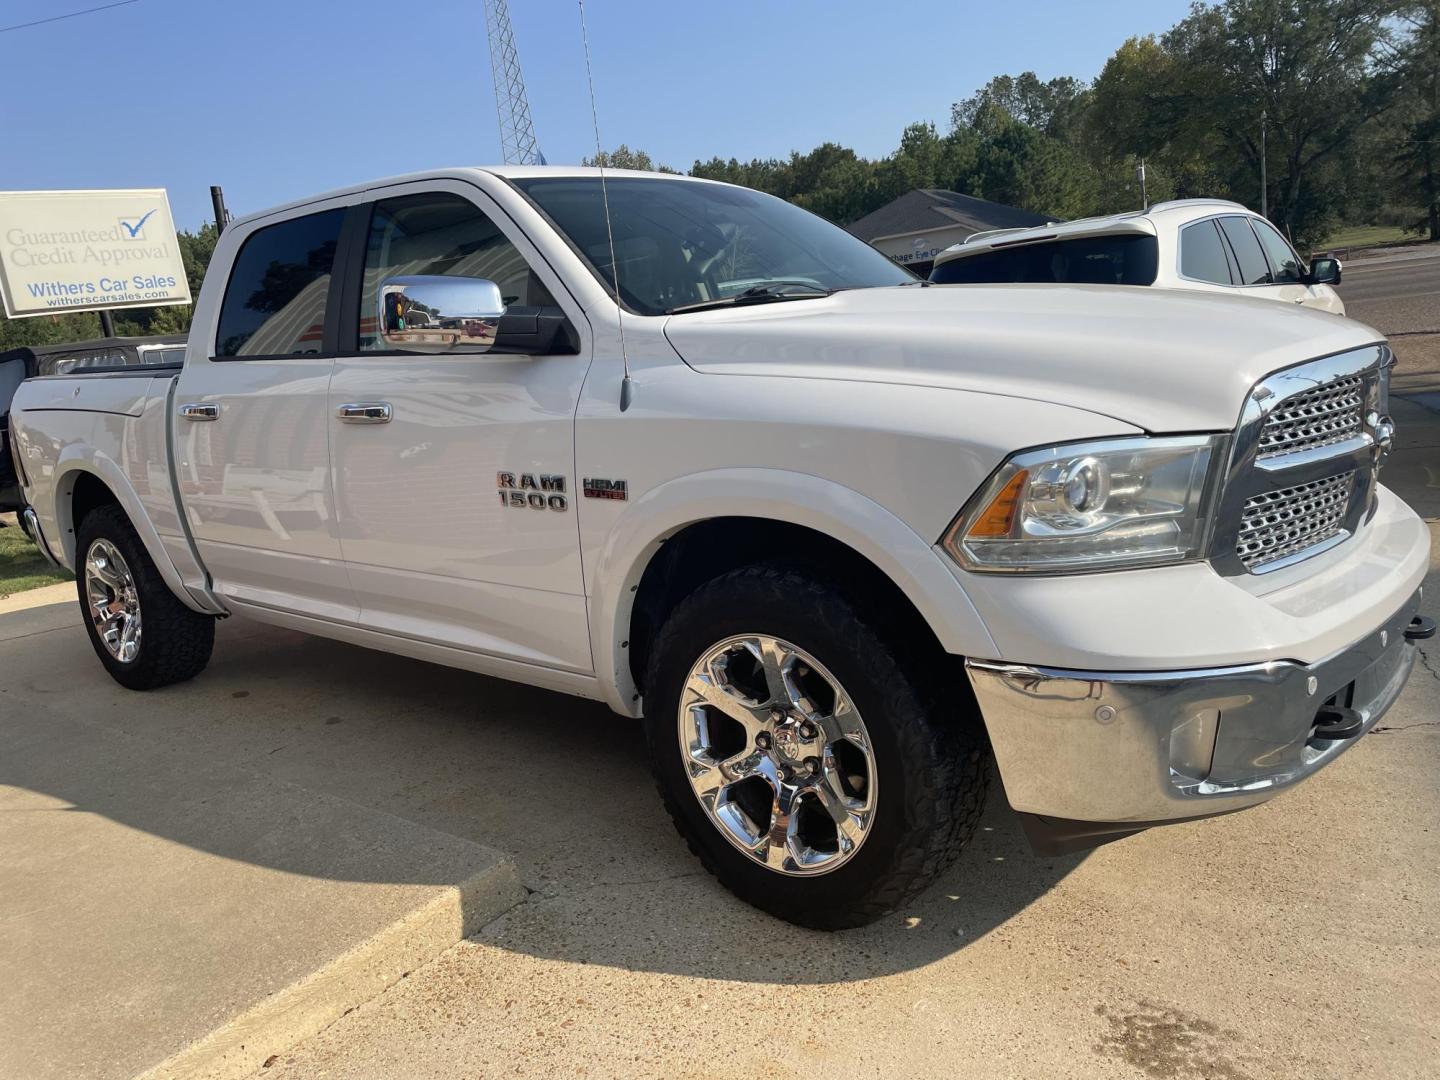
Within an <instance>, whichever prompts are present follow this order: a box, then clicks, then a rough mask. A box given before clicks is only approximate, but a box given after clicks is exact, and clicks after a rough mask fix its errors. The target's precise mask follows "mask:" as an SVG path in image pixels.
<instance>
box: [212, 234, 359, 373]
mask: <svg viewBox="0 0 1440 1080" xmlns="http://www.w3.org/2000/svg"><path fill="white" fill-rule="evenodd" d="M344 220H345V211H344V210H326V211H325V212H323V213H320V214H307V215H306V216H305V217H298V218H291V219H290V220H288V221H282V222H279V223H278V224H275V225H268V226H266V227H265V228H263V229H259V230H257V231H256V232H255V233H253V234H252V235H251V236H250V238H249V239H248V240H246V241H245V243H244V244H243V245H241V248H240V254H239V255H237V256H236V257H235V266H234V268H233V269H232V270H231V271H230V282H229V284H227V285H226V286H225V302H224V304H222V305H221V307H220V328H219V330H218V331H217V332H216V334H215V354H216V355H217V356H244V357H262V356H305V355H307V354H310V353H318V352H319V351H320V350H321V348H322V345H323V342H324V339H325V303H326V300H327V299H328V297H329V293H330V271H331V268H332V266H333V265H334V262H335V246H336V243H337V242H338V241H339V239H340V224H341V222H343V221H344Z"/></svg>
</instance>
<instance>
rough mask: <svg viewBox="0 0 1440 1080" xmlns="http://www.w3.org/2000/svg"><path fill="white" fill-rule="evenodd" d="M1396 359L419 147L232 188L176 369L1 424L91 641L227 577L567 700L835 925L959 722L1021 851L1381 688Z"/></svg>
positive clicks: (1406, 611) (153, 649) (116, 652)
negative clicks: (634, 732)
mask: <svg viewBox="0 0 1440 1080" xmlns="http://www.w3.org/2000/svg"><path fill="white" fill-rule="evenodd" d="M1390 364H1391V354H1390V350H1389V349H1388V348H1387V347H1386V345H1385V343H1384V341H1383V340H1382V339H1381V337H1380V336H1379V335H1378V334H1377V333H1375V332H1374V331H1373V330H1371V329H1369V328H1368V327H1365V326H1362V325H1360V324H1359V323H1355V322H1351V321H1347V320H1345V319H1340V318H1336V317H1334V316H1332V315H1327V314H1322V313H1318V312H1313V311H1309V310H1305V309H1303V308H1300V307H1290V306H1282V305H1279V304H1273V303H1265V302H1262V301H1253V300H1246V299H1237V298H1232V297H1228V296H1221V295H1211V294H1205V293H1197V292H1186V293H1182V292H1174V291H1168V290H1161V289H1144V290H1137V289H1125V288H1118V287H1108V286H1101V285H1064V286H1056V285H1032V286H1027V285H994V286H951V287H944V286H932V285H930V284H928V283H926V282H921V281H919V280H917V279H915V278H913V277H912V276H911V275H910V274H909V273H908V272H906V271H904V270H902V269H899V268H898V267H896V266H895V265H893V264H892V263H891V262H890V261H889V260H888V259H886V258H885V257H884V256H882V255H880V254H879V253H877V252H876V251H874V250H873V249H871V248H869V247H867V246H866V245H865V244H863V243H861V242H860V241H858V240H856V239H854V238H853V237H851V236H849V235H848V234H847V233H845V232H844V231H842V230H841V229H839V228H837V227H835V226H833V225H830V224H828V223H827V222H825V221H822V220H821V219H819V218H817V217H814V216H812V215H810V214H808V213H806V212H805V211H803V210H800V209H798V208H796V207H794V206H791V205H789V204H787V203H785V202H782V201H780V200H778V199H774V198H771V197H769V196H767V195H763V194H759V193H756V192H753V191H749V190H745V189H742V188H737V187H732V186H728V185H724V184H717V183H711V182H708V181H702V180H695V179H689V178H683V177H675V176H663V175H652V174H641V173H625V172H615V171H608V170H607V171H606V173H605V174H604V175H603V176H602V175H600V174H599V173H597V172H595V171H593V170H586V169H558V168H520V167H516V168H494V169H457V170H452V171H445V172H435V173H426V174H419V175H412V176H406V177H401V178H398V179H393V180H386V181H381V182H377V183H373V184H369V185H364V186H359V187H354V188H350V189H347V190H343V191H339V192H336V193H333V194H328V195H324V196H321V197H318V198H315V199H310V200H306V201H304V202H298V203H294V204H291V205H289V206H284V207H281V208H279V209H276V210H271V211H268V212H265V213H261V214H256V215H255V216H253V217H249V218H246V219H244V220H242V221H238V222H236V223H235V224H234V225H233V226H232V227H231V228H229V229H227V230H226V231H225V233H224V235H223V236H222V237H221V239H220V242H219V244H218V246H217V248H216V251H215V255H214V260H213V262H212V263H211V266H210V270H209V273H208V275H207V276H206V279H205V284H204V287H203V289H202V290H201V292H200V296H199V299H198V302H197V305H196V309H195V319H194V325H193V328H192V332H191V334H190V337H189V343H188V351H187V353H186V356H185V361H184V367H183V369H182V370H181V371H180V372H179V373H178V375H177V374H173V373H166V372H149V371H145V370H143V369H142V370H136V371H132V372H117V373H114V374H106V375H91V376H89V377H85V378H79V377H65V376H57V377H52V378H39V379H33V380H30V381H27V382H26V383H24V384H23V385H22V386H21V387H20V389H19V392H18V393H17V395H16V398H15V402H14V413H13V416H14V424H13V429H12V430H13V438H14V440H15V459H16V461H17V462H18V465H19V470H20V472H21V482H22V484H23V488H24V493H25V497H26V500H27V503H28V509H27V515H28V516H29V520H30V521H31V524H32V527H33V528H34V529H35V532H36V535H37V536H38V537H39V538H40V542H41V544H42V545H44V547H45V548H46V550H47V551H48V552H50V553H51V555H52V556H53V558H54V559H55V560H56V561H57V562H59V563H61V564H63V565H64V566H67V567H70V568H73V569H74V570H75V571H76V574H77V578H78V592H79V600H80V603H81V605H82V607H83V608H84V611H85V614H86V619H85V623H86V626H87V629H88V632H89V634H90V638H91V640H92V642H93V644H94V647H95V652H96V654H97V655H98V656H99V658H100V661H101V663H102V664H104V665H105V667H106V668H107V669H108V670H109V672H110V673H111V675H113V676H114V677H115V679H116V680H118V681H119V682H120V683H121V684H122V685H124V686H127V687H131V688H134V689H146V688H150V687H156V686H161V685H164V684H167V683H173V682H176V681H179V680H183V679H189V678H191V677H192V676H195V675H197V674H198V673H199V672H200V671H201V670H202V669H203V668H204V667H205V664H206V661H207V660H208V658H209V656H210V652H211V648H212V644H213V640H214V624H215V621H216V619H217V618H222V617H224V616H226V615H230V614H238V615H244V616H246V617H249V618H252V619H258V620H261V621H263V622H268V623H273V624H277V625H280V626H285V627H291V628H298V629H300V630H305V631H310V632H313V633H316V634H323V635H327V636H330V637H334V638H338V639H340V640H342V641H348V642H351V643H354V644H357V645H363V646H367V647H370V648H375V649H381V650H385V651H389V652H395V653H400V654H403V655H406V656H411V657H420V658H422V659H426V660H431V661H435V662H437V663H441V664H450V665H454V666H457V667H462V668H468V669H470V670H472V671H477V672H483V673H485V674H487V675H492V676H499V677H502V678H507V679H514V680H519V681H522V682H526V683H531V684H534V685H536V686H541V687H546V688H549V689H552V690H557V691H562V692H565V693H569V694H575V695H579V696H581V697H586V698H594V699H599V700H601V701H604V702H606V703H608V704H609V705H610V707H611V708H613V709H615V710H616V711H618V712H620V713H623V714H626V715H628V716H632V717H636V718H641V717H643V720H644V727H645V737H646V741H647V743H648V748H649V753H650V755H651V758H652V761H653V766H654V772H655V776H656V779H657V782H658V785H659V789H660V793H661V795H662V797H663V799H664V802H665V804H666V806H667V808H668V810H669V812H670V814H671V816H672V817H673V818H674V820H675V823H676V825H677V826H678V828H679V830H680V832H681V833H682V834H683V835H684V837H685V839H686V840H687V841H688V842H689V844H690V846H691V848H692V849H693V850H694V851H695V853H696V855H697V856H698V857H699V858H700V860H701V861H702V862H703V863H704V864H705V865H706V866H707V867H708V868H709V869H710V870H712V871H713V872H714V873H715V875H716V876H717V877H719V878H720V879H721V880H722V881H723V882H724V883H725V884H726V885H727V886H729V887H730V888H731V889H732V890H734V891H735V892H736V893H737V894H739V895H740V896H741V897H743V898H745V899H746V900H749V901H750V902H752V903H754V904H757V905H759V906H760V907H762V908H765V909H768V910H769V911H771V912H774V913H775V914H777V915H780V916H782V917H784V918H786V919H790V920H793V921H795V922H797V923H802V924H806V925H810V926H817V927H841V926H850V925H855V924H859V923H863V922H866V921H869V920H871V919H874V918H876V917H878V916H879V915H881V914H883V913H885V912H887V911H890V910H893V909H894V908H895V907H896V906H897V905H899V904H900V903H902V902H903V901H904V900H906V899H907V898H908V897H910V896H912V895H914V894H915V893H916V892H917V891H918V890H920V889H921V888H923V887H924V886H925V885H926V884H927V883H929V882H930V881H932V880H933V879H934V878H935V877H936V875H937V874H939V873H940V872H941V871H942V869H944V868H945V867H946V866H947V864H949V863H950V862H951V860H953V859H954V858H955V856H956V855H957V854H958V852H959V851H960V849H961V847H962V846H963V845H964V843H965V842H966V839H967V838H968V837H969V836H970V834H971V833H972V831H973V830H974V828H975V825H976V820H977V818H978V817H979V815H980V811H981V806H982V803H983V800H984V794H985V788H986V783H987V776H988V775H989V772H990V762H991V759H992V758H993V760H994V762H995V764H996V766H998V772H999V776H1000V779H1001V781H1002V782H1003V784H1004V789H1005V794H1006V795H1007V797H1008V799H1009V801H1010V803H1011V805H1012V806H1013V807H1014V809H1015V810H1016V811H1018V812H1019V814H1020V815H1021V816H1022V820H1023V822H1024V823H1025V827H1026V829H1027V831H1028V832H1029V835H1030V838H1031V842H1032V844H1033V845H1034V846H1035V847H1036V848H1037V849H1038V850H1042V851H1059V850H1066V849H1075V848H1078V847H1083V846H1093V845H1094V844H1097V843H1101V842H1104V841H1106V840H1109V839H1114V838H1116V837H1118V836H1123V835H1125V834H1128V833H1133V832H1136V831H1138V830H1140V829H1144V828H1147V827H1150V826H1154V825H1157V824H1161V823H1164V822H1171V821H1177V820H1183V819H1188V818H1197V817H1204V816H1208V815H1214V814H1221V813H1225V812H1227V811H1232V810H1237V809H1240V808H1242V807H1247V806H1251V805H1253V804H1255V803H1258V802H1261V801H1263V800H1265V799H1268V798H1270V797H1271V796H1273V795H1275V794H1276V793H1277V792H1279V791H1281V790H1283V789H1285V788H1287V787H1289V786H1290V785H1292V784H1294V783H1296V782H1298V781H1300V780H1302V779H1304V778H1306V777H1308V776H1309V775H1310V774H1312V773H1314V772H1316V771H1317V770H1319V769H1320V768H1321V767H1322V766H1324V765H1325V764H1327V763H1328V762H1330V761H1332V760H1333V759H1334V758H1335V757H1336V756H1337V755H1339V754H1340V753H1342V752H1343V751H1344V750H1346V749H1347V748H1348V747H1350V746H1353V745H1354V744H1355V742H1356V741H1357V739H1358V738H1359V737H1360V736H1361V735H1362V734H1363V733H1365V732H1366V731H1368V730H1369V729H1370V727H1371V726H1372V725H1373V724H1374V723H1375V722H1376V721H1377V719H1378V718H1379V717H1380V716H1381V715H1382V714H1383V713H1384V712H1385V710H1386V709H1387V708H1388V707H1389V706H1390V704H1391V703H1392V702H1393V701H1394V700H1395V698H1396V696H1397V695H1398V694H1399V693H1400V690H1401V688H1402V687H1403V686H1404V684H1405V680H1406V677H1407V676H1408V675H1409V673H1410V670H1411V667H1412V665H1413V663H1414V660H1415V652H1416V646H1415V644H1414V640H1413V639H1416V638H1419V637H1422V636H1424V635H1426V634H1428V633H1429V632H1431V630H1432V629H1433V623H1431V622H1429V621H1428V620H1427V619H1425V618H1424V617H1422V616H1420V615H1419V614H1418V607H1419V604H1420V600H1421V596H1420V583H1421V579H1422V577H1423V575H1424V573H1425V571H1426V568H1427V564H1428V558H1429V539H1428V534H1427V532H1426V529H1425V527H1424V525H1423V524H1422V523H1421V522H1420V520H1419V519H1418V518H1417V517H1416V516H1415V514H1414V513H1412V512H1411V511H1410V509H1409V508H1408V507H1406V506H1405V505H1404V503H1402V502H1401V501H1400V499H1398V498H1397V497H1396V496H1395V495H1393V494H1392V493H1391V492H1390V491H1388V490H1387V489H1386V488H1385V487H1384V486H1383V485H1381V484H1380V483H1379V482H1378V475H1379V470H1380V466H1381V464H1382V462H1383V460H1384V456H1385V453H1386V451H1387V449H1388V447H1389V446H1390V443H1391V440H1392V425H1391V422H1390V419H1389V418H1388V416H1387V414H1386V401H1387V383H1388V378H1389V368H1390ZM536 764H537V767H540V768H543V767H545V763H543V762H537V763H536ZM551 765H553V767H555V768H560V767H562V763H560V762H558V761H557V762H553V763H551ZM578 824H579V823H578V822H577V825H578Z"/></svg>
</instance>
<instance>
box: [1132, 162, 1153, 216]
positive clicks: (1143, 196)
mask: <svg viewBox="0 0 1440 1080" xmlns="http://www.w3.org/2000/svg"><path fill="white" fill-rule="evenodd" d="M1135 179H1136V180H1138V181H1139V182H1140V209H1141V210H1149V209H1150V196H1149V194H1148V193H1147V192H1146V190H1145V159H1144V158H1143V157H1142V158H1141V159H1140V164H1139V165H1136V166H1135Z"/></svg>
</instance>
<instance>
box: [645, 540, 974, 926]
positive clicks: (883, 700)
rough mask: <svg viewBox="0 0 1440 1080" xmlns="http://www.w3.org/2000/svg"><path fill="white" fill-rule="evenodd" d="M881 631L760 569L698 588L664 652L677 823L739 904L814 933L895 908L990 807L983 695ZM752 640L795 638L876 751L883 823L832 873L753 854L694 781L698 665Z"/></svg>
mask: <svg viewBox="0 0 1440 1080" xmlns="http://www.w3.org/2000/svg"><path fill="white" fill-rule="evenodd" d="M879 623H880V620H878V619H877V620H871V619H867V617H866V613H865V611H864V609H863V605H862V604H861V603H857V602H856V601H855V600H853V599H850V598H847V597H846V596H845V595H844V593H843V590H841V589H840V588H838V587H837V586H835V585H832V584H826V583H824V582H822V581H820V580H817V579H815V578H813V577H812V576H810V575H809V574H807V573H805V572H802V571H797V570H793V569H787V568H785V567H782V566H774V565H759V566H751V567H746V568H742V569H739V570H735V571H732V572H730V573H727V574H724V575H722V576H720V577H718V578H715V579H714V580H712V581H710V582H709V583H707V584H705V585H702V586H701V587H700V588H698V589H697V590H696V591H695V592H694V593H692V594H691V595H690V596H689V597H687V598H686V599H685V600H684V601H682V602H681V603H680V604H679V605H677V606H676V608H675V609H674V611H673V612H672V613H671V615H670V616H669V618H668V619H667V621H666V622H665V625H664V626H663V628H662V629H661V631H660V633H659V634H658V635H657V637H656V640H655V643H654V646H653V649H652V651H651V661H650V666H649V671H648V675H647V679H646V684H645V685H646V690H647V692H646V696H645V727H646V737H647V739H648V742H649V749H650V759H651V764H652V768H653V770H654V774H655V780H656V784H657V786H658V787H659V789H660V795H661V798H662V799H663V800H664V802H665V807H666V809H667V810H668V811H669V813H670V817H671V819H672V820H673V821H674V823H675V827H676V828H677V829H678V830H679V832H680V835H681V836H682V837H684V839H685V841H686V843H687V844H688V845H689V847H690V850H691V851H692V852H694V854H695V855H696V856H697V857H698V858H699V859H700V861H701V863H702V864H703V865H704V866H705V868H706V869H707V870H709V871H710V872H711V873H712V874H714V875H715V876H716V877H717V878H719V879H720V881H721V882H722V883H723V884H724V885H725V886H726V887H727V888H729V889H730V890H731V891H732V892H734V893H735V894H736V895H737V896H739V897H740V898H741V899H743V900H746V901H748V902H749V903H751V904H753V905H755V906H756V907H758V908H761V909H763V910H765V911H768V912H770V913H771V914H773V915H777V916H779V917H780V918H782V919H785V920H787V921H788V922H792V923H796V924H798V925H801V926H807V927H812V928H815V929H823V930H839V929H844V928H847V927H854V926H862V925H864V924H866V923H870V922H873V921H875V920H876V919H878V918H880V917H882V916H884V915H886V914H888V913H890V912H893V911H895V910H896V909H897V908H898V907H900V906H901V905H902V904H904V903H905V902H906V901H908V900H909V899H911V898H912V897H914V896H915V895H917V894H918V893H920V892H921V891H922V890H924V889H925V888H926V887H927V886H928V885H930V884H931V882H933V881H934V880H935V879H936V878H937V877H938V876H939V875H940V874H941V873H942V872H943V871H944V870H945V869H946V868H947V867H948V866H949V865H950V864H951V863H952V862H954V860H955V859H956V858H957V857H958V856H959V854H960V852H961V849H962V848H963V847H964V845H965V843H966V841H968V840H969V838H970V836H971V835H972V834H973V833H974V831H975V827H976V825H977V823H978V822H979V819H980V815H981V812H982V810H983V808H984V805H985V792H986V787H987V785H988V781H989V760H988V759H989V748H988V744H987V742H986V739H985V735H984V731H983V725H982V723H981V720H980V717H979V715H978V714H977V713H976V712H975V710H974V706H973V703H972V699H971V698H970V697H969V695H968V693H966V692H964V691H963V690H958V689H957V688H956V687H955V686H954V685H953V683H947V681H946V679H945V678H944V677H940V678H934V677H928V676H927V673H925V672H923V671H921V670H919V669H920V664H919V663H917V659H916V657H915V655H914V653H915V650H914V649H913V648H912V647H911V645H910V644H909V643H907V642H906V641H905V640H904V639H903V636H897V633H896V632H894V631H891V632H889V633H886V632H882V631H881V630H879V629H878V628H877V626H878V624H879ZM745 634H766V635H773V636H774V637H777V638H780V639H783V640H784V641H787V642H789V643H791V644H793V645H795V646H798V647H799V648H801V649H803V650H805V651H806V652H808V653H809V654H810V655H811V656H813V657H815V659H816V660H818V661H819V662H820V663H821V664H823V665H824V666H825V667H826V668H828V669H829V671H830V672H831V673H832V674H833V675H834V676H835V677H836V678H837V679H838V680H839V682H840V683H841V684H842V685H843V687H844V688H845V690H846V692H847V693H848V694H849V695H850V697H851V699H852V700H853V701H854V703H855V706H856V708H858V709H859V711H860V714H861V716H862V718H863V720H864V723H865V726H866V728H867V730H868V733H869V738H870V741H871V743H872V744H873V749H874V755H875V768H876V770H877V773H878V777H879V786H878V794H877V801H876V807H875V818H874V820H873V822H872V824H871V825H870V831H869V833H868V834H867V837H866V839H865V841H864V843H863V844H862V845H861V846H860V848H859V850H858V851H856V853H855V854H854V856H853V857H851V858H850V859H849V860H848V861H847V862H844V863H843V864H842V865H840V866H838V867H837V868H836V869H835V870H833V871H831V872H829V873H824V874H818V875H813V876H797V875H790V874H784V873H781V872H778V871H775V870H772V869H770V868H768V867H766V866H763V865H761V864H760V863H758V862H757V861H755V860H754V859H752V858H751V857H750V856H749V855H747V854H745V853H743V852H741V851H740V850H739V849H737V848H736V847H735V846H734V845H733V844H732V843H731V842H730V841H729V840H728V839H726V837H725V836H724V835H722V834H721V832H720V830H719V828H718V827H717V826H716V825H715V824H714V823H713V822H712V820H711V819H710V817H709V815H708V813H707V812H706V811H705V809H704V808H703V807H702V806H701V805H700V801H699V799H698V798H697V797H696V795H695V792H694V790H693V789H692V787H691V785H690V782H689V779H688V777H687V775H686V771H685V767H684V764H683V761H682V756H681V750H680V744H679V737H678V727H677V725H678V716H679V708H680V701H681V694H682V691H683V688H684V685H685V682H686V680H687V678H688V676H689V673H690V670H691V668H692V666H693V665H694V664H695V663H696V662H697V661H699V659H700V658H701V656H702V655H703V654H704V652H705V651H706V650H707V649H709V648H711V647H712V646H714V645H715V644H717V643H718V642H720V641H723V640H724V639H725V638H726V637H728V636H731V635H736V636H738V635H745ZM930 674H933V673H930Z"/></svg>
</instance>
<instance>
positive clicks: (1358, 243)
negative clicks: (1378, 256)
mask: <svg viewBox="0 0 1440 1080" xmlns="http://www.w3.org/2000/svg"><path fill="white" fill-rule="evenodd" d="M1419 239H1420V237H1419V236H1417V235H1415V234H1414V233H1406V231H1405V230H1404V229H1403V228H1402V227H1401V226H1399V225H1353V226H1350V227H1347V228H1344V229H1341V230H1340V231H1339V232H1337V233H1335V234H1334V235H1333V236H1331V237H1330V238H1329V239H1327V240H1326V241H1325V243H1324V245H1323V247H1326V248H1346V247H1356V248H1364V247H1383V246H1384V245H1386V244H1399V243H1401V242H1403V241H1407V240H1408V241H1415V240H1419Z"/></svg>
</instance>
